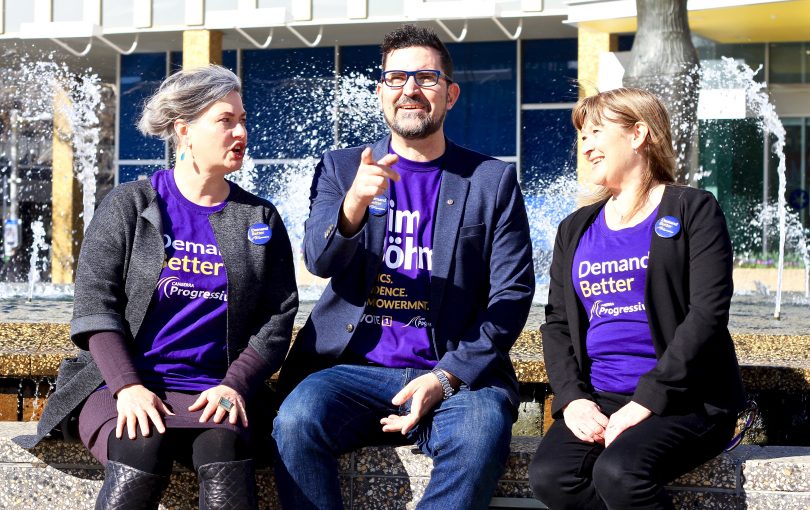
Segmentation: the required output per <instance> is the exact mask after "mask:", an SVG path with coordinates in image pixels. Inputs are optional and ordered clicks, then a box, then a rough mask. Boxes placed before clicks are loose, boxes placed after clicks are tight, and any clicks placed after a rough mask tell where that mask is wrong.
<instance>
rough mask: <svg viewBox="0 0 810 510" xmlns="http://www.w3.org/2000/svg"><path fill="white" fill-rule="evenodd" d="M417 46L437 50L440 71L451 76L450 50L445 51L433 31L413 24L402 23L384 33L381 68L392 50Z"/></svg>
mask: <svg viewBox="0 0 810 510" xmlns="http://www.w3.org/2000/svg"><path fill="white" fill-rule="evenodd" d="M417 46H421V47H426V48H433V49H434V50H436V51H438V52H439V56H440V58H441V64H442V69H440V71H442V72H443V73H444V74H446V75H447V76H449V77H450V78H452V77H453V59H452V58H451V57H450V52H449V51H447V46H445V45H444V43H443V42H442V41H441V39H439V37H438V36H437V35H436V33H435V32H434V31H432V30H430V29H429V28H424V27H417V26H415V25H402V26H401V27H399V28H398V29H396V30H394V31H392V32H388V33H387V34H385V38H384V39H383V43H382V47H381V48H380V50H381V51H382V67H383V70H385V61H386V59H387V58H388V54H389V53H391V52H392V51H394V50H401V49H404V48H413V47H417Z"/></svg>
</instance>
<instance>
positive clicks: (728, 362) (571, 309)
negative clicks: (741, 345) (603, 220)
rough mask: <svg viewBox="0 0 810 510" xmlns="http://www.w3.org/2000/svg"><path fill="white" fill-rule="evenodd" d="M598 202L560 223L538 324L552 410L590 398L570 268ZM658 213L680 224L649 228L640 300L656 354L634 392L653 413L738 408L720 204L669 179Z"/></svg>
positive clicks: (582, 316) (581, 317)
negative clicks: (671, 231) (669, 232)
mask: <svg viewBox="0 0 810 510" xmlns="http://www.w3.org/2000/svg"><path fill="white" fill-rule="evenodd" d="M605 202H606V201H602V202H599V203H596V204H592V205H589V206H586V207H583V208H581V209H579V210H577V211H575V212H574V213H572V214H571V215H570V216H568V217H567V218H566V219H565V220H563V222H562V223H561V224H560V227H559V229H558V231H557V239H556V242H555V244H554V258H553V261H552V264H551V281H550V284H549V296H548V305H547V306H546V323H545V324H543V326H541V330H542V332H543V353H544V354H543V355H544V358H545V363H546V370H547V372H548V377H549V381H550V383H551V387H552V390H553V391H554V402H553V404H552V414H553V415H554V417H555V418H559V417H561V416H562V410H563V409H564V408H565V406H566V405H568V403H570V402H571V401H573V400H576V399H580V398H584V399H589V400H593V397H592V395H591V393H592V392H593V388H592V387H591V384H590V375H589V361H588V358H587V353H586V350H585V337H586V333H587V330H588V315H587V314H586V312H585V309H584V308H583V306H582V303H581V302H580V300H579V298H578V296H577V295H576V292H575V290H574V284H573V281H572V279H571V269H572V265H573V261H574V253H575V252H576V249H577V246H578V245H579V240H580V238H581V237H582V235H583V234H584V233H585V231H586V230H587V229H588V227H589V226H590V225H591V224H592V223H593V222H594V220H595V219H596V217H597V215H598V214H599V211H600V210H601V209H602V207H603V206H604V204H605ZM663 216H674V217H675V218H677V219H678V220H679V221H680V223H681V229H680V232H678V234H676V235H675V236H674V237H671V238H664V237H660V236H658V235H656V234H653V238H652V242H651V245H650V259H649V265H648V268H647V278H646V285H645V291H644V300H645V304H646V310H647V320H648V322H649V325H650V333H651V335H652V340H653V345H654V347H655V353H656V357H657V358H658V362H657V363H656V365H655V368H653V369H652V370H651V371H649V372H647V373H646V374H644V375H642V376H641V378H640V379H639V382H638V386H637V387H636V391H635V393H634V394H633V397H632V399H633V401H635V402H637V403H639V404H641V405H643V406H644V407H646V408H647V409H649V410H650V411H652V412H653V413H655V414H659V415H663V414H682V413H685V412H690V411H696V410H700V409H703V410H705V412H707V413H708V414H710V415H716V414H736V413H738V412H739V411H740V410H741V409H742V407H743V405H744V402H745V392H744V389H743V385H742V380H741V378H740V368H739V365H738V364H737V357H736V354H735V352H734V344H733V343H732V340H731V335H730V334H729V332H728V312H729V305H730V302H731V295H732V291H733V283H732V279H731V270H732V248H731V240H730V238H729V235H728V230H727V228H726V222H725V218H724V216H723V212H722V211H721V210H720V206H719V205H718V203H717V201H716V200H715V198H714V196H713V195H712V194H711V193H709V192H707V191H702V190H698V189H695V188H689V187H686V186H678V185H668V186H667V187H666V190H665V191H664V195H663V198H662V200H661V205H660V206H659V208H658V217H659V218H661V217H663Z"/></svg>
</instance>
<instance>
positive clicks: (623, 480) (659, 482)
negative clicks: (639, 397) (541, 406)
mask: <svg viewBox="0 0 810 510" xmlns="http://www.w3.org/2000/svg"><path fill="white" fill-rule="evenodd" d="M595 399H596V403H597V404H599V406H600V407H601V408H602V413H603V414H605V415H606V416H608V417H609V416H610V415H611V414H613V413H614V412H616V411H617V410H619V409H620V408H621V407H622V406H623V405H624V404H626V403H627V402H628V401H629V400H630V397H628V396H625V395H617V394H612V393H607V392H605V393H597V394H596V395H595ZM735 422H736V417H725V416H723V417H719V418H710V417H708V416H707V415H705V414H703V413H692V414H685V415H677V416H657V415H652V416H650V417H649V418H647V419H646V420H644V421H643V422H641V423H639V424H638V425H636V426H635V427H631V428H629V429H627V430H625V431H624V432H623V433H622V434H621V435H620V436H619V437H618V438H617V439H616V440H615V441H614V442H613V443H612V444H611V445H610V447H609V448H604V447H603V446H602V445H601V444H598V443H586V442H584V441H581V440H579V439H577V437H576V436H574V434H573V433H572V432H571V431H570V430H569V428H568V427H567V426H566V424H565V421H564V420H562V419H560V420H557V421H555V422H554V424H553V425H552V426H551V427H549V430H548V431H547V432H546V434H545V436H544V437H543V440H542V441H541V443H540V446H539V447H538V448H537V452H536V453H535V454H534V458H533V459H532V462H531V465H530V466H529V483H530V484H531V486H532V490H533V491H534V494H535V496H536V497H537V498H538V499H539V500H540V501H542V502H543V503H545V504H546V505H547V506H548V507H549V509H551V510H564V509H572V510H591V509H593V510H601V509H609V510H629V509H650V510H652V509H672V508H674V507H673V505H672V501H671V499H670V498H669V496H668V495H667V493H666V491H665V490H664V484H666V483H668V482H670V481H672V480H673V479H675V478H677V477H678V476H680V475H682V474H684V473H687V472H689V471H691V470H692V469H694V468H695V467H697V466H699V465H701V464H703V463H704V462H706V461H707V460H709V459H711V458H713V457H715V456H716V455H718V454H719V453H720V452H722V451H723V448H724V447H725V446H726V444H727V443H728V441H729V440H730V439H731V437H732V435H733V434H734V425H735Z"/></svg>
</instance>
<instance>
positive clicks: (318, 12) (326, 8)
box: [312, 0, 347, 18]
mask: <svg viewBox="0 0 810 510" xmlns="http://www.w3.org/2000/svg"><path fill="white" fill-rule="evenodd" d="M346 9H347V6H346V0H312V17H313V18H345V17H346V12H347V11H346Z"/></svg>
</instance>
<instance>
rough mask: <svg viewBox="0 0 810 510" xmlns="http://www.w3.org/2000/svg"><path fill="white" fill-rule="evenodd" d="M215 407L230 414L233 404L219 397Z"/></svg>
mask: <svg viewBox="0 0 810 510" xmlns="http://www.w3.org/2000/svg"><path fill="white" fill-rule="evenodd" d="M217 405H218V406H219V407H221V408H222V409H225V411H227V412H230V411H231V409H233V402H231V401H230V400H228V399H227V398H225V397H220V398H219V402H217Z"/></svg>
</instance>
